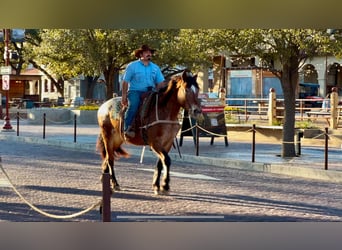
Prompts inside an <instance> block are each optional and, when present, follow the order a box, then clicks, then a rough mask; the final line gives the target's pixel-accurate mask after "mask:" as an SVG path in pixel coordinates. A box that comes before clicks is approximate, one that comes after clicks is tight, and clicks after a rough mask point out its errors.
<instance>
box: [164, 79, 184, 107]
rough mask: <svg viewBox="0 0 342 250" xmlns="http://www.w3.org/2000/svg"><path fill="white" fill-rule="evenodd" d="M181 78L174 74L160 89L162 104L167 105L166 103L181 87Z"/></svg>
mask: <svg viewBox="0 0 342 250" xmlns="http://www.w3.org/2000/svg"><path fill="white" fill-rule="evenodd" d="M179 80H181V77H180V76H173V77H172V78H171V79H170V80H169V82H168V84H167V85H166V86H164V87H163V88H161V89H160V90H159V93H160V99H159V103H160V104H161V105H166V103H167V102H168V101H169V100H170V98H171V96H172V95H173V94H174V91H175V90H176V89H177V88H178V87H179V86H177V83H178V82H179Z"/></svg>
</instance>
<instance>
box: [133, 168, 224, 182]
mask: <svg viewBox="0 0 342 250" xmlns="http://www.w3.org/2000/svg"><path fill="white" fill-rule="evenodd" d="M138 170H143V171H149V172H154V170H153V169H147V168H138ZM170 175H171V176H175V177H180V178H189V179H199V180H210V181H219V180H220V179H217V178H214V177H211V176H208V175H204V174H185V173H181V172H172V171H171V172H170Z"/></svg>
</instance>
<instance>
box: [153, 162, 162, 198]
mask: <svg viewBox="0 0 342 250" xmlns="http://www.w3.org/2000/svg"><path fill="white" fill-rule="evenodd" d="M162 169H163V163H162V161H161V159H158V160H157V164H156V167H155V169H154V174H153V181H152V188H153V191H154V193H155V194H159V191H160V183H159V179H160V175H161V171H162Z"/></svg>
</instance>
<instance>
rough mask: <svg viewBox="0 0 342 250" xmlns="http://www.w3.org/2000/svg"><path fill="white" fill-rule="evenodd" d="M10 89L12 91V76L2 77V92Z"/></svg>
mask: <svg viewBox="0 0 342 250" xmlns="http://www.w3.org/2000/svg"><path fill="white" fill-rule="evenodd" d="M9 89H10V76H9V75H2V90H9Z"/></svg>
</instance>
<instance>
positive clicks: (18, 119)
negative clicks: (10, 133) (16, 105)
mask: <svg viewBox="0 0 342 250" xmlns="http://www.w3.org/2000/svg"><path fill="white" fill-rule="evenodd" d="M17 136H19V112H17Z"/></svg>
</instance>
